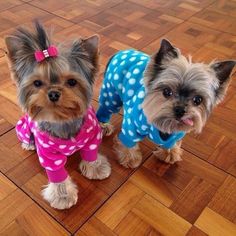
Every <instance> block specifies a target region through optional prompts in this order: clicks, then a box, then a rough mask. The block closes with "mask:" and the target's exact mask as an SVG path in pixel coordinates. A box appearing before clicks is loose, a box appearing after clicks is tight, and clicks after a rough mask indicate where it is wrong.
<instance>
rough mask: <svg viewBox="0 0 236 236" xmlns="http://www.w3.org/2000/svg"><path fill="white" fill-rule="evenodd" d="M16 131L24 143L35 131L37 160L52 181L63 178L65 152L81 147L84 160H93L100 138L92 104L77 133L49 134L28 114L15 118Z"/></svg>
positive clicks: (95, 157) (27, 142)
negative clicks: (62, 135)
mask: <svg viewBox="0 0 236 236" xmlns="http://www.w3.org/2000/svg"><path fill="white" fill-rule="evenodd" d="M117 63H118V61H117ZM109 95H111V94H109ZM16 132H17V135H18V138H19V139H20V141H21V142H24V143H26V144H30V136H31V134H32V133H34V140H35V145H36V150H37V153H38V159H39V162H40V164H41V165H42V166H43V167H44V168H45V169H46V170H47V171H51V172H52V173H48V175H49V177H50V176H51V175H53V176H54V177H53V181H54V180H56V179H60V178H66V176H67V173H66V171H65V170H64V165H65V163H66V161H67V156H70V155H72V154H73V153H74V152H76V151H79V150H81V157H82V158H83V159H84V160H87V161H95V160H96V159H97V149H98V146H99V144H100V143H101V140H102V130H101V127H100V126H99V123H98V120H97V118H96V114H95V112H94V110H93V108H92V107H89V109H88V111H87V115H86V116H85V118H84V123H83V126H82V127H81V129H80V131H79V132H78V134H77V135H76V136H75V137H73V138H71V139H68V140H65V139H60V138H56V137H52V136H50V135H49V134H48V133H47V132H43V131H41V130H39V128H38V126H37V125H36V122H34V121H32V120H31V119H30V118H29V117H28V115H27V114H26V115H25V116H24V117H22V118H21V119H20V120H19V121H18V122H17V125H16ZM62 170H64V171H62ZM57 174H58V175H57ZM49 179H50V178H49ZM60 181H61V179H60Z"/></svg>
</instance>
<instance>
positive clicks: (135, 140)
mask: <svg viewBox="0 0 236 236" xmlns="http://www.w3.org/2000/svg"><path fill="white" fill-rule="evenodd" d="M140 140H141V139H140V138H135V139H134V140H133V141H134V142H138V141H140Z"/></svg>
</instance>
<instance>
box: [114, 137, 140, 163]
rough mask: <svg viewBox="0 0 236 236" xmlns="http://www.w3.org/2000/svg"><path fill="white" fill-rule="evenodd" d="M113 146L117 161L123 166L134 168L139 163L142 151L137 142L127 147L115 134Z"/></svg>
mask: <svg viewBox="0 0 236 236" xmlns="http://www.w3.org/2000/svg"><path fill="white" fill-rule="evenodd" d="M113 148H114V150H115V151H116V153H117V154H118V161H119V163H120V164H121V165H122V166H124V167H125V168H136V167H138V166H139V165H140V164H141V162H142V153H141V151H140V149H139V145H138V144H136V145H135V146H134V147H132V148H127V147H125V146H124V145H123V144H122V143H121V142H120V140H119V139H118V137H117V136H115V137H114V145H113Z"/></svg>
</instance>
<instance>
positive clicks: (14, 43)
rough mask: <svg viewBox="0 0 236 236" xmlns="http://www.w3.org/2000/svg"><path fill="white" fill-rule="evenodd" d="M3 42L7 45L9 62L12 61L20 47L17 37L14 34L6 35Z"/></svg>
mask: <svg viewBox="0 0 236 236" xmlns="http://www.w3.org/2000/svg"><path fill="white" fill-rule="evenodd" d="M5 44H6V46H7V51H8V52H7V56H8V58H9V59H10V62H12V63H14V62H15V60H16V53H17V51H18V50H19V49H20V47H21V43H20V41H19V38H17V37H14V36H8V37H6V38H5Z"/></svg>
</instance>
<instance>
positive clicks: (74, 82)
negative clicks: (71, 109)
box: [67, 79, 77, 87]
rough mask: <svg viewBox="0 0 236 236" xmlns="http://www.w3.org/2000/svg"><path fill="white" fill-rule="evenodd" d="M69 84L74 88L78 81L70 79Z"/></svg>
mask: <svg viewBox="0 0 236 236" xmlns="http://www.w3.org/2000/svg"><path fill="white" fill-rule="evenodd" d="M67 84H68V85H69V86H71V87H74V86H75V85H76V84H77V81H76V80H75V79H68V80H67Z"/></svg>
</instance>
